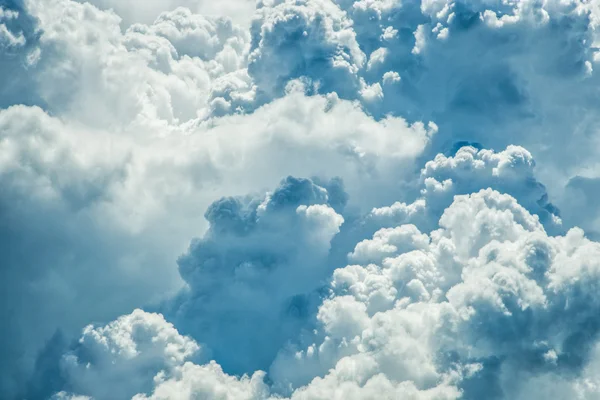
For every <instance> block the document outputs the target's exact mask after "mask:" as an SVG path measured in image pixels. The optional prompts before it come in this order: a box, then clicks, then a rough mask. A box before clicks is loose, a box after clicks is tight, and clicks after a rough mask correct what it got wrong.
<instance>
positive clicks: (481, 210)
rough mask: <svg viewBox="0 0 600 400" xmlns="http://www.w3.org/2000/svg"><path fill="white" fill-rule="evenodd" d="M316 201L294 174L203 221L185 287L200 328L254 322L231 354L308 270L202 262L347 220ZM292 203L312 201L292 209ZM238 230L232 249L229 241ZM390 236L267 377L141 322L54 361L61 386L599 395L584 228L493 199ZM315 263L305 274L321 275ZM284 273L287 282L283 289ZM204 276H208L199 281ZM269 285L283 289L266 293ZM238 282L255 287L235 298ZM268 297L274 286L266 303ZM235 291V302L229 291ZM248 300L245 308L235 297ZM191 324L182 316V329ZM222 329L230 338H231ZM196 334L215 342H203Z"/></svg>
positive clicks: (299, 393)
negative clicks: (244, 371)
mask: <svg viewBox="0 0 600 400" xmlns="http://www.w3.org/2000/svg"><path fill="white" fill-rule="evenodd" d="M284 193H285V194H284ZM301 193H302V195H300V194H301ZM237 201H238V202H239V201H240V200H239V199H238V200H237ZM319 201H327V192H326V190H325V189H323V188H322V187H319V186H315V185H314V183H311V182H310V181H307V180H297V179H291V178H289V179H288V180H287V181H286V182H284V183H283V184H282V186H281V187H280V188H279V189H277V190H276V191H274V192H273V194H272V195H268V196H267V197H266V200H263V201H262V202H256V203H254V204H255V205H254V206H253V207H250V208H247V207H246V208H240V205H239V203H235V201H234V199H224V200H221V201H219V202H217V203H215V204H214V205H213V206H212V207H211V208H210V209H209V211H208V212H207V217H208V218H209V219H210V220H211V221H212V225H211V229H210V230H209V231H208V233H207V234H206V235H205V237H204V238H203V239H202V240H201V241H197V242H195V243H194V244H193V245H192V248H191V250H190V252H189V253H188V254H187V255H185V256H184V258H183V259H182V261H180V266H181V268H182V274H183V275H184V277H186V276H189V275H188V274H187V273H186V269H187V266H188V265H189V263H191V262H192V261H194V262H195V263H196V264H195V265H196V267H195V268H194V270H196V269H197V268H200V269H204V271H205V273H204V274H201V275H199V277H205V278H204V279H202V280H201V281H199V282H194V281H192V280H191V278H187V280H188V283H189V284H190V289H191V292H194V291H196V293H202V294H203V296H202V299H201V300H200V298H198V300H199V301H198V300H195V301H198V303H197V307H198V306H199V307H201V309H198V308H197V309H196V310H195V311H196V312H197V315H198V316H202V317H204V316H206V315H207V314H206V313H207V312H208V313H210V310H211V308H212V307H215V306H217V304H218V306H219V307H220V312H219V313H217V314H215V315H214V316H212V317H209V318H207V322H206V323H204V324H195V326H202V325H203V326H205V327H207V328H208V329H209V330H210V329H213V328H214V327H216V326H219V324H223V323H227V322H225V321H226V320H227V315H231V314H230V313H231V312H239V313H240V315H238V316H237V317H236V321H237V322H238V323H239V322H240V321H243V318H244V317H243V316H244V315H246V316H247V317H248V318H250V319H251V320H252V321H253V322H254V323H253V324H248V325H245V329H243V330H242V331H241V335H240V336H239V337H237V338H233V337H230V338H229V339H231V340H230V341H229V344H230V345H231V346H238V345H239V341H243V340H244V338H248V337H252V335H254V334H260V335H263V334H264V332H265V330H264V325H263V324H261V318H260V317H258V315H257V314H256V313H255V311H256V310H257V307H261V306H260V303H259V302H258V301H257V300H258V299H260V297H261V296H264V295H265V293H266V294H268V296H269V297H270V299H271V300H270V301H268V304H270V305H271V307H270V308H269V307H262V308H261V310H262V312H263V313H264V312H269V311H273V312H274V311H276V310H278V308H277V307H276V306H275V305H276V304H278V301H277V297H278V295H277V290H278V289H279V287H283V288H285V289H283V291H285V292H286V293H287V294H292V293H295V292H294V290H293V289H292V288H293V287H296V288H298V287H302V282H297V279H298V276H295V275H294V274H295V273H297V272H296V271H298V272H301V273H302V275H301V276H305V274H306V273H309V272H308V271H307V270H306V268H302V267H299V266H297V267H295V269H294V267H292V265H293V261H291V260H292V259H290V258H289V257H290V256H288V258H287V259H286V260H285V262H284V263H282V262H280V263H279V264H277V265H272V266H271V267H269V268H266V269H260V268H258V267H257V266H256V262H255V269H256V268H258V269H257V270H256V271H255V273H254V274H250V275H249V274H244V275H243V276H242V275H240V274H237V277H236V278H234V280H232V277H231V276H232V275H231V273H230V272H229V271H231V269H230V268H231V267H230V266H233V265H238V266H239V267H238V268H237V269H236V270H239V269H240V268H244V269H247V268H246V265H245V264H244V263H242V262H238V261H232V262H230V263H222V264H221V265H219V266H217V265H214V262H213V263H212V264H210V265H209V263H207V262H208V259H206V258H205V259H204V260H206V261H204V262H203V263H202V261H201V260H198V261H196V259H197V258H198V257H200V255H201V254H203V255H204V257H208V255H209V254H211V256H210V257H211V258H210V259H211V260H213V261H216V260H217V258H214V254H215V253H214V251H215V246H216V241H217V240H218V241H219V242H221V245H226V246H227V247H226V249H224V253H223V256H221V257H220V258H221V259H223V257H225V255H227V257H235V254H236V253H239V249H240V248H244V247H246V245H245V244H244V242H246V243H248V242H249V241H252V240H256V241H258V240H259V239H264V235H265V234H267V233H266V232H264V233H260V231H261V230H263V229H265V228H262V227H261V225H263V226H265V227H266V226H270V227H272V226H273V224H274V223H275V224H276V225H279V226H287V227H292V226H300V227H301V226H302V223H300V224H296V225H292V224H289V223H283V225H281V224H280V223H281V222H284V221H285V219H284V217H285V216H286V215H287V218H290V217H294V216H296V217H297V216H298V215H306V214H303V213H305V212H308V210H310V209H311V208H313V209H314V210H319V211H315V215H319V217H318V218H319V220H320V221H321V222H319V223H318V226H320V227H324V226H328V224H323V221H324V220H323V219H322V218H326V219H325V220H328V221H336V222H335V223H334V225H336V224H340V223H341V217H339V216H338V217H337V218H336V217H335V216H336V215H337V214H336V213H335V212H334V211H333V210H332V209H331V208H329V210H330V211H329V212H325V210H327V209H328V206H325V205H316V204H314V203H315V202H319ZM299 202H300V203H303V202H304V203H308V204H311V205H305V206H300V207H298V206H297V204H298V203H299ZM235 204H238V206H235ZM282 207H283V208H282ZM217 210H219V211H217ZM252 210H254V211H252ZM294 210H296V211H294ZM299 210H300V211H299ZM281 213H284V214H281ZM325 215H329V216H328V217H324V216H325ZM259 216H260V218H258V217H259ZM240 218H241V219H240ZM255 218H258V219H255ZM282 218H283V219H282ZM302 218H305V217H302ZM331 218H333V219H331ZM313 226H314V225H313ZM271 231H272V229H271ZM336 231H337V229H334V230H329V231H328V232H330V233H328V234H327V235H326V236H325V237H322V238H321V239H320V241H321V244H322V245H325V246H326V247H327V246H328V245H327V243H329V241H330V238H331V235H332V234H335V232H336ZM234 232H235V237H236V239H235V240H231V238H229V237H230V235H232V234H233V233H234ZM307 232H311V233H313V232H314V233H317V232H318V230H316V231H315V230H314V228H313V229H309V230H308V231H307ZM390 232H391V231H390V230H388V229H383V230H381V231H379V232H377V233H375V235H374V236H373V239H372V244H371V245H370V256H369V257H367V258H357V257H356V254H359V252H360V251H361V248H364V242H363V243H359V244H358V245H357V246H356V249H355V251H354V253H353V254H354V255H353V256H351V260H350V261H353V262H355V264H349V265H347V266H345V267H341V268H338V269H336V270H335V271H333V274H332V278H331V280H330V284H329V288H328V290H327V291H325V292H322V293H323V295H322V297H321V298H322V301H321V304H320V305H319V306H318V310H317V311H316V312H315V313H314V314H311V318H315V321H314V325H313V323H309V324H307V325H306V326H307V327H308V326H311V325H313V326H314V328H313V329H314V330H312V331H311V330H306V331H304V332H303V333H302V334H301V335H299V336H297V337H296V338H295V339H294V338H290V342H289V344H288V345H287V346H284V347H282V348H281V350H280V352H279V355H278V357H277V358H276V359H275V361H274V362H273V364H272V365H271V366H270V368H269V371H268V375H265V373H263V372H260V371H257V372H253V373H251V375H244V376H238V377H236V376H233V375H230V374H229V373H227V372H225V371H224V369H223V367H222V366H221V365H219V363H218V361H210V362H206V361H201V360H200V359H196V360H191V359H190V357H191V356H192V355H193V354H194V353H195V352H197V351H198V349H199V346H198V345H197V344H196V343H195V342H194V341H193V340H192V339H190V338H188V337H186V336H181V334H179V333H178V332H177V330H176V329H175V328H174V327H173V325H171V324H169V323H167V322H166V321H165V320H164V319H163V318H162V316H160V315H158V314H150V313H145V312H143V311H140V310H136V311H134V312H133V313H132V314H131V315H126V316H123V317H120V318H119V319H117V320H116V321H114V322H112V323H110V324H108V325H106V326H105V327H88V328H86V329H85V330H84V331H83V335H82V337H81V339H80V340H79V342H78V343H76V344H74V345H72V346H73V347H72V349H73V350H70V351H68V352H66V353H65V354H64V355H63V356H62V358H61V365H62V376H63V379H65V381H66V382H70V384H69V385H68V386H67V387H68V388H70V390H71V392H72V393H79V394H80V395H87V396H89V395H91V396H94V398H97V399H103V398H111V396H115V392H114V390H128V391H129V392H131V393H133V392H135V391H138V392H139V394H138V395H136V396H135V397H134V398H136V399H143V398H156V399H158V398H184V399H185V398H194V397H197V396H199V395H202V396H205V397H210V398H227V399H238V398H239V399H271V398H281V396H284V397H285V398H291V399H322V398H335V397H336V396H339V397H344V398H355V399H366V398H373V396H377V397H378V398H396V397H398V396H403V397H405V398H412V399H459V398H466V399H470V398H480V397H481V396H484V395H485V396H488V398H528V396H530V395H531V393H532V390H535V389H534V388H535V387H537V385H540V384H542V382H546V381H547V380H552V379H553V378H552V377H553V376H559V377H560V378H558V379H554V380H553V382H552V383H551V384H550V383H549V384H550V385H551V387H552V388H554V389H553V394H554V395H555V397H556V396H558V397H556V398H564V399H566V398H572V397H570V396H579V397H578V398H582V399H588V398H589V399H591V398H594V396H595V395H597V387H598V386H597V384H596V383H594V382H595V378H594V377H593V372H592V371H594V368H596V367H595V365H596V361H597V360H596V359H595V358H596V356H595V354H596V352H595V350H594V349H595V348H596V346H597V334H598V326H597V324H595V323H594V322H593V321H594V320H595V315H596V313H597V311H598V302H597V299H595V291H596V289H595V288H596V286H597V281H598V277H599V275H598V271H600V269H599V268H598V266H597V265H596V262H595V261H594V260H596V259H597V258H598V257H597V255H598V253H599V252H600V245H599V244H598V243H597V242H593V241H590V240H589V239H586V238H585V237H584V235H583V232H582V231H581V230H580V229H578V228H575V229H571V230H570V231H568V232H567V233H566V234H565V235H564V236H549V235H548V234H547V233H546V231H545V230H544V228H543V226H542V224H541V223H540V221H539V218H538V217H537V216H535V215H532V214H530V213H529V212H528V211H527V210H526V209H525V208H523V207H522V206H521V205H519V204H518V203H517V201H516V200H515V199H514V198H513V197H511V196H510V195H507V194H501V193H499V192H497V191H494V190H492V189H484V190H481V191H479V192H476V193H473V194H469V195H459V196H456V197H455V198H454V201H453V202H452V204H451V205H450V206H449V207H447V208H446V209H445V211H444V212H443V214H442V216H441V218H440V220H439V225H438V228H437V229H434V230H432V231H430V232H428V233H421V232H420V231H419V230H418V228H417V227H415V226H414V225H400V226H397V227H396V228H395V232H398V233H401V232H407V233H408V232H412V234H409V235H402V234H401V235H391V234H390ZM278 235H279V236H282V233H281V232H279V233H278ZM294 235H295V236H296V238H297V239H296V240H295V241H292V242H290V243H295V246H296V247H298V248H302V254H306V253H310V252H311V251H314V250H308V249H305V248H303V247H304V246H305V244H303V242H304V240H305V239H302V236H303V232H302V228H300V229H299V230H298V229H296V230H294ZM259 236H262V237H260V238H259ZM283 237H285V234H283ZM317 237H318V235H317ZM415 238H418V241H415ZM260 242H261V243H263V246H267V245H269V244H275V243H274V242H273V241H272V240H271V241H268V240H261V241H260ZM285 243H286V241H285V240H280V241H279V242H277V245H279V246H276V247H275V248H274V250H275V249H277V250H279V249H281V250H282V251H284V253H285V254H286V255H292V257H293V254H294V251H293V250H290V249H289V247H288V248H287V250H286V246H285ZM236 248H237V249H236ZM250 248H251V249H255V247H250ZM201 249H202V250H201ZM274 250H271V251H274ZM377 252H379V253H380V256H376V254H377ZM246 253H247V250H246ZM317 253H318V251H317ZM247 254H248V253H247ZM265 254H266V253H265V251H262V252H261V257H259V258H260V259H263V260H264V259H265V258H264V255H265ZM312 257H316V256H315V255H312ZM311 261H313V262H311V263H309V264H308V265H312V266H316V265H318V263H315V262H314V260H311ZM284 265H286V268H287V270H286V274H285V278H283V277H280V278H278V279H274V277H275V275H277V273H278V268H281V267H282V266H284ZM209 266H210V267H211V268H212V271H214V272H212V273H211V272H209V270H207V269H206V268H208V267H209ZM265 267H266V266H265ZM263 268H264V267H263ZM217 271H218V272H217ZM238 272H241V271H238ZM323 272H325V271H323ZM216 274H219V275H216ZM211 276H212V278H213V279H208V280H207V278H209V277H211ZM252 278H258V279H256V280H253V279H252ZM253 281H254V282H255V283H254V285H253V286H250V285H251V282H253ZM270 281H272V282H277V286H269V282H270ZM286 281H287V282H288V283H286ZM290 284H291V285H292V286H290ZM199 285H200V286H199ZM221 285H222V286H221ZM240 285H248V286H247V288H246V290H242V287H241V286H240ZM252 287H254V289H251V288H252ZM261 287H262V288H263V289H268V290H265V292H263V293H262V294H261V292H262V290H261V289H259V288H261ZM229 291H230V293H237V296H236V297H231V296H230V295H227V292H229ZM244 294H245V295H246V296H249V297H240V296H242V295H244ZM227 296H229V299H228V300H227ZM188 301H191V298H190V300H188ZM212 301H215V302H216V304H214V303H213V304H212V305H211V303H212ZM257 317H258V318H257ZM283 320H285V319H283ZM186 321H187V322H189V321H190V320H189V318H184V319H183V320H182V321H178V325H179V323H181V322H183V324H182V326H185V322H186ZM279 321H282V320H279ZM261 326H262V327H261ZM221 327H223V325H221ZM231 328H232V327H231ZM184 329H185V328H184ZM269 329H271V330H272V329H273V327H272V326H269ZM220 332H221V333H222V334H227V335H235V333H232V332H235V330H232V329H221V330H220ZM194 336H196V337H198V338H203V337H204V338H207V337H210V334H209V331H207V330H203V331H202V332H197V333H196V334H195V335H194ZM213 343H214V342H213ZM216 354H217V353H214V354H211V356H212V355H216ZM236 354H238V355H242V354H244V352H239V351H238V352H236ZM84 357H85V358H84ZM216 358H217V359H218V358H219V357H218V356H217V357H216ZM223 359H225V360H227V357H226V356H225V357H223ZM84 365H88V366H87V367H85V368H84ZM115 371H117V372H118V371H128V372H127V373H126V374H125V373H116V372H115ZM153 374H155V375H154V376H155V378H154V379H152V375H153ZM590 374H591V375H590ZM124 376H130V377H131V378H130V379H128V380H127V385H125V384H120V385H117V384H108V383H109V382H114V381H113V380H114V379H117V380H120V379H123V377H124ZM98 382H102V383H103V384H100V383H98ZM542 387H543V386H542ZM114 388H118V389H114ZM125 388H127V389H125ZM107 389H108V391H105V392H103V391H102V390H107ZM59 393H60V391H59ZM65 393H66V392H65ZM536 393H537V392H536ZM65 395H66V394H65ZM278 396H279V397H278Z"/></svg>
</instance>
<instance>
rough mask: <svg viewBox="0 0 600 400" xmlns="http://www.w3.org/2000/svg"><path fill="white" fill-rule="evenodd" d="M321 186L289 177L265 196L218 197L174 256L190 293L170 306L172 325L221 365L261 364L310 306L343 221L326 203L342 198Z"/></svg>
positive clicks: (294, 332) (242, 367)
mask: <svg viewBox="0 0 600 400" xmlns="http://www.w3.org/2000/svg"><path fill="white" fill-rule="evenodd" d="M329 185H339V183H337V182H335V181H334V182H331V183H330V184H329ZM327 186H328V185H325V187H327ZM325 187H322V186H318V185H316V184H314V183H313V182H312V181H310V180H305V179H295V178H291V177H290V178H287V179H286V180H285V181H283V182H282V183H281V185H280V186H279V187H278V188H277V189H276V190H275V191H274V192H273V193H270V194H267V196H266V197H265V198H264V199H261V198H258V199H243V198H241V199H240V198H223V199H221V200H219V201H217V202H215V203H213V204H212V205H211V206H210V207H209V208H208V210H207V212H206V214H205V217H206V219H207V220H208V221H209V223H210V228H209V230H208V232H207V233H206V234H205V236H204V237H203V238H202V239H200V240H197V241H194V242H192V245H191V247H190V249H189V251H188V253H187V254H185V255H184V256H182V257H181V258H180V259H179V271H180V273H181V276H182V278H183V279H184V280H185V281H186V282H187V284H188V286H189V293H186V294H185V295H183V298H181V299H178V300H177V304H176V305H175V307H176V308H177V310H176V311H175V313H176V315H177V324H178V326H180V327H182V328H184V329H186V331H187V330H189V331H190V332H193V335H194V337H196V338H198V340H200V341H202V342H203V343H206V345H207V346H208V348H209V349H210V350H212V351H213V352H214V353H213V355H214V357H215V358H216V359H218V360H219V361H220V362H222V363H223V364H224V366H226V367H227V368H228V370H230V371H235V372H243V371H252V370H255V369H258V368H266V367H267V366H268V364H269V362H270V361H271V360H272V359H273V357H274V356H275V353H276V352H277V350H278V349H279V348H280V347H281V346H282V345H283V344H285V342H286V340H287V339H288V338H289V337H294V336H296V335H297V331H298V329H299V327H301V326H302V324H303V323H304V322H305V320H306V318H307V317H308V316H310V315H312V314H313V313H314V312H313V310H312V309H313V308H315V307H316V304H311V303H314V302H315V299H312V298H311V296H312V294H313V292H314V291H315V290H316V289H318V288H319V286H321V285H323V284H324V283H325V282H326V279H327V278H328V276H329V273H330V272H331V270H330V268H328V260H329V257H328V256H329V250H330V246H331V240H332V238H333V237H334V235H336V234H337V233H338V232H339V229H340V226H341V224H342V223H343V222H344V219H343V217H342V216H341V215H339V214H338V213H337V212H336V211H335V210H334V209H333V208H332V206H334V207H335V206H337V207H338V208H339V207H341V208H343V206H344V205H345V198H335V196H332V195H330V194H329V192H328V191H327V189H326V188H325ZM332 193H333V194H335V190H334V191H332ZM342 193H343V189H342Z"/></svg>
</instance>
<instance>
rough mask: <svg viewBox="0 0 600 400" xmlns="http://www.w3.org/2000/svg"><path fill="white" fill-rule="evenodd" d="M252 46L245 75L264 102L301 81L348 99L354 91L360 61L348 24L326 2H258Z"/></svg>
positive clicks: (362, 59) (362, 58) (328, 0)
mask: <svg viewBox="0 0 600 400" xmlns="http://www.w3.org/2000/svg"><path fill="white" fill-rule="evenodd" d="M252 42H253V43H252V52H251V54H250V63H249V66H248V69H249V72H250V73H251V74H252V76H253V77H254V79H255V80H256V83H257V85H258V87H259V89H260V90H261V91H264V92H266V95H267V96H269V97H272V96H277V95H281V94H282V93H283V89H284V88H285V85H286V82H288V81H289V80H291V79H295V78H299V77H303V76H304V77H307V78H310V79H311V80H313V81H314V82H313V83H314V84H315V85H317V87H318V88H319V91H320V92H321V93H323V92H324V93H327V92H330V91H336V92H337V93H339V94H340V95H342V96H344V97H348V94H349V93H352V91H353V90H356V89H357V87H358V81H357V79H356V73H357V72H358V69H359V68H362V67H363V64H365V55H364V54H363V52H362V51H361V49H360V47H359V44H358V43H357V41H356V38H355V33H354V30H353V29H352V22H351V20H350V19H348V18H347V16H346V13H345V12H344V11H342V10H341V9H340V8H339V7H338V5H337V4H336V3H335V2H334V1H332V0H303V1H288V0H286V1H274V2H271V1H265V2H260V3H259V7H258V9H257V14H256V16H255V19H254V21H253V26H252ZM274 73H275V74H276V75H275V76H274ZM353 81H354V82H353Z"/></svg>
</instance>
